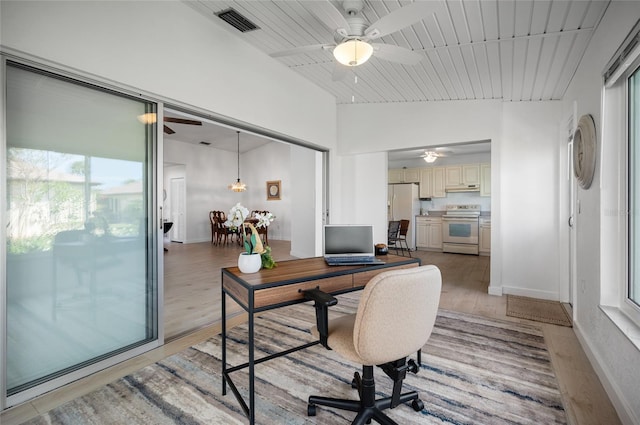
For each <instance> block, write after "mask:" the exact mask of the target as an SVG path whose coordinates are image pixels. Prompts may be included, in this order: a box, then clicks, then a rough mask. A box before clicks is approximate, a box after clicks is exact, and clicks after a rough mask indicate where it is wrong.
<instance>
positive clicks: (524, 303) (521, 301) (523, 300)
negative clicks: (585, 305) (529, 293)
mask: <svg viewBox="0 0 640 425" xmlns="http://www.w3.org/2000/svg"><path fill="white" fill-rule="evenodd" d="M507 316H511V317H519V318H521V319H528V320H534V321H536V322H543V323H551V324H552V325H560V326H568V327H572V326H573V322H572V320H571V315H570V314H569V313H568V312H567V310H566V309H565V307H564V305H563V304H562V303H560V302H558V301H550V300H540V299H537V298H529V297H520V296H517V295H507Z"/></svg>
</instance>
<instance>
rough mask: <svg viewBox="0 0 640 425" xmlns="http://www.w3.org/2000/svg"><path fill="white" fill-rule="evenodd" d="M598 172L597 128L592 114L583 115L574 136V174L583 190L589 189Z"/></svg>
mask: <svg viewBox="0 0 640 425" xmlns="http://www.w3.org/2000/svg"><path fill="white" fill-rule="evenodd" d="M595 171H596V126H595V123H594V121H593V117H592V116H591V115H590V114H587V115H583V116H582V117H580V121H578V128H576V132H575V133H574V134H573V174H575V176H576V179H578V184H579V185H580V187H581V188H583V189H589V187H590V186H591V182H592V181H593V174H594V172H595Z"/></svg>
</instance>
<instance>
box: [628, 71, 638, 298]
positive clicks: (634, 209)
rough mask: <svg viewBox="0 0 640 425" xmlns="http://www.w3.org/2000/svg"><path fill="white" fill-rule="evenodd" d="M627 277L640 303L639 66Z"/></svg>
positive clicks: (632, 86)
mask: <svg viewBox="0 0 640 425" xmlns="http://www.w3.org/2000/svg"><path fill="white" fill-rule="evenodd" d="M627 91H628V106H627V110H628V118H627V119H628V136H627V140H628V144H629V145H628V152H629V155H628V158H629V164H628V170H629V171H628V179H629V182H628V185H629V186H628V188H629V199H628V203H629V241H628V243H629V278H628V284H627V291H626V298H627V299H628V300H630V301H631V302H632V303H633V304H634V305H635V306H638V305H640V69H636V70H635V71H634V72H633V73H632V74H631V75H630V76H629V79H628V84H627Z"/></svg>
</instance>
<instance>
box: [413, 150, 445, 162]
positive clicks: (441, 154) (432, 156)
mask: <svg viewBox="0 0 640 425" xmlns="http://www.w3.org/2000/svg"><path fill="white" fill-rule="evenodd" d="M449 152H452V150H451V149H448V148H435V149H434V150H429V151H424V154H423V155H420V158H422V159H424V160H425V162H428V163H432V162H435V160H436V159H438V158H445V157H447V156H448V153H449Z"/></svg>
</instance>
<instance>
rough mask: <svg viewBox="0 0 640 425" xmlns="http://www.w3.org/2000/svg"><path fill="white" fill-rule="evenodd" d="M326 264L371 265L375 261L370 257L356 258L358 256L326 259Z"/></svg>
mask: <svg viewBox="0 0 640 425" xmlns="http://www.w3.org/2000/svg"><path fill="white" fill-rule="evenodd" d="M326 260H327V262H328V263H341V264H349V263H373V262H375V261H376V258H375V257H373V256H371V257H358V256H355V257H354V256H345V257H328V258H326Z"/></svg>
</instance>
